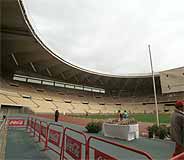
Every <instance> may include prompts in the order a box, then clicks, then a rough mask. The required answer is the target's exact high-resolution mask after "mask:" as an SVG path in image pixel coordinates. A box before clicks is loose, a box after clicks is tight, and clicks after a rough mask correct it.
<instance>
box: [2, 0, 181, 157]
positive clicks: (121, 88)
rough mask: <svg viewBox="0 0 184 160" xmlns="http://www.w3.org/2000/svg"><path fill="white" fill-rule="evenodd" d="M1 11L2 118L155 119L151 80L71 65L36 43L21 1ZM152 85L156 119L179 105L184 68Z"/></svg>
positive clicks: (160, 76)
mask: <svg viewBox="0 0 184 160" xmlns="http://www.w3.org/2000/svg"><path fill="white" fill-rule="evenodd" d="M0 5H1V6H2V14H1V19H2V21H1V35H2V38H1V44H2V52H1V53H2V54H1V61H0V65H1V70H0V104H1V108H0V113H1V114H7V115H15V114H18V113H19V114H22V113H24V114H25V113H26V114H31V115H36V114H39V115H40V114H42V115H44V114H45V115H48V114H53V113H54V112H55V110H59V112H60V113H61V114H63V115H86V114H103V115H104V114H114V113H116V112H117V111H118V110H127V111H128V112H129V113H131V114H134V113H144V114H146V113H155V104H154V97H153V87H152V76H151V74H135V75H126V76H115V75H107V74H102V73H96V72H92V71H89V70H86V69H83V68H80V67H78V66H75V65H72V64H70V63H68V62H66V61H65V60H64V59H62V57H58V56H57V55H56V54H55V53H53V52H52V50H51V49H50V48H48V47H47V46H46V45H45V44H44V43H43V42H42V41H41V39H40V38H39V37H38V35H37V34H36V32H35V31H34V28H33V27H32V25H31V23H30V20H29V15H28V13H27V12H26V8H24V3H23V1H22V0H11V1H10V0H0ZM155 81H156V90H157V96H158V108H159V113H171V112H172V111H173V109H174V104H175V102H176V100H178V99H181V100H183V99H184V88H183V87H184V83H183V82H184V67H181V68H176V69H172V70H170V71H164V72H160V73H156V74H155ZM26 118H27V117H26ZM38 119H39V118H38ZM40 121H41V120H40ZM47 122H48V123H49V122H50V120H47ZM27 123H28V122H27ZM30 127H31V126H30ZM80 131H83V128H82V129H81V128H80ZM10 136H11V134H10ZM12 136H13V135H12ZM23 136H25V135H23ZM145 143H147V142H145ZM154 144H155V142H154ZM127 145H129V144H127ZM164 145H165V144H164V143H163V146H164ZM10 146H11V145H10ZM145 146H146V145H145ZM161 146H162V145H161ZM163 146H162V147H163ZM157 147H158V146H157ZM145 148H146V147H145ZM148 148H149V147H148ZM141 149H144V148H141ZM150 150H151V149H150ZM170 150H171V149H170ZM170 150H169V149H168V151H170ZM150 152H151V151H150ZM155 153H156V152H155ZM169 156H170V155H169Z"/></svg>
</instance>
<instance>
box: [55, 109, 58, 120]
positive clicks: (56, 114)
mask: <svg viewBox="0 0 184 160" xmlns="http://www.w3.org/2000/svg"><path fill="white" fill-rule="evenodd" d="M58 118H59V111H58V110H56V111H55V122H58Z"/></svg>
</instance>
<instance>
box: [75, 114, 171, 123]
mask: <svg viewBox="0 0 184 160" xmlns="http://www.w3.org/2000/svg"><path fill="white" fill-rule="evenodd" d="M77 117H81V118H90V119H110V118H117V115H116V114H108V115H102V114H93V115H88V116H85V115H80V116H77ZM129 117H132V118H135V119H136V120H137V121H139V122H150V123H156V115H155V114H143V113H137V114H129ZM170 119H171V114H159V120H160V123H170Z"/></svg>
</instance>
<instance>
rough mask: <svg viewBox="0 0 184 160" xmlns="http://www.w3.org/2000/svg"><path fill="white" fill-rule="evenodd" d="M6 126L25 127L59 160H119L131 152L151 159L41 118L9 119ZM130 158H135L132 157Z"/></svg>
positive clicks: (129, 148)
mask: <svg viewBox="0 0 184 160" xmlns="http://www.w3.org/2000/svg"><path fill="white" fill-rule="evenodd" d="M6 124H7V126H8V127H17V128H26V130H27V132H28V133H29V134H30V135H31V136H33V137H34V138H35V139H37V140H38V141H37V142H40V143H42V144H43V145H44V148H43V150H44V151H46V150H51V151H53V152H55V153H56V155H58V158H59V159H60V160H64V159H66V160H67V159H68V160H90V159H95V160H99V159H100V160H109V159H111V160H117V159H120V157H118V155H117V153H119V152H122V153H126V152H131V153H130V155H131V154H133V153H134V154H137V155H139V156H140V157H142V159H149V160H152V157H151V156H150V155H149V154H148V153H146V152H143V151H140V150H137V149H134V148H132V147H127V146H123V145H121V144H118V143H114V142H112V141H109V140H106V139H103V138H99V137H94V136H88V137H87V134H86V133H84V132H81V131H78V130H74V129H72V128H68V127H64V126H63V125H61V124H59V123H53V122H46V121H44V120H43V119H40V118H38V117H33V116H30V117H8V118H7V123H6ZM98 143H99V144H98ZM99 146H104V147H99ZM108 147H109V148H110V150H111V149H113V148H116V149H115V150H116V151H115V152H112V153H109V150H108V151H107V150H106V148H108ZM101 148H102V149H101ZM117 149H118V152H117ZM130 159H134V158H131V156H130Z"/></svg>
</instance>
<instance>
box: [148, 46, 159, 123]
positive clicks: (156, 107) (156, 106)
mask: <svg viewBox="0 0 184 160" xmlns="http://www.w3.org/2000/svg"><path fill="white" fill-rule="evenodd" d="M148 49H149V55H150V64H151V71H152V78H153V89H154V97H155V109H156V118H157V126H159V115H158V105H157V93H156V87H155V76H154V71H153V64H152V57H151V49H150V45H148Z"/></svg>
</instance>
